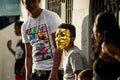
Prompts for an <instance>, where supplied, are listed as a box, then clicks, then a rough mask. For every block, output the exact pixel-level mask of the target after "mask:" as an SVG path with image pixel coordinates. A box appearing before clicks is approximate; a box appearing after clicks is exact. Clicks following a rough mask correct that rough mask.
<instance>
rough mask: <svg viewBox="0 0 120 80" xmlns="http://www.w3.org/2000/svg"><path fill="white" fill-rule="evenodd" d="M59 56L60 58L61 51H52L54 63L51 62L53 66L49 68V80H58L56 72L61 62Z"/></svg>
mask: <svg viewBox="0 0 120 80" xmlns="http://www.w3.org/2000/svg"><path fill="white" fill-rule="evenodd" d="M61 58H62V51H61V50H56V51H55V53H54V57H53V61H54V63H53V67H52V70H51V74H50V77H49V80H58V78H57V73H58V70H59V66H60V63H61Z"/></svg>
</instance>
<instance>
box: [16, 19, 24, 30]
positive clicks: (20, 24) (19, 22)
mask: <svg viewBox="0 0 120 80" xmlns="http://www.w3.org/2000/svg"><path fill="white" fill-rule="evenodd" d="M22 24H23V21H17V22H15V26H17V27H19V28H21V26H22Z"/></svg>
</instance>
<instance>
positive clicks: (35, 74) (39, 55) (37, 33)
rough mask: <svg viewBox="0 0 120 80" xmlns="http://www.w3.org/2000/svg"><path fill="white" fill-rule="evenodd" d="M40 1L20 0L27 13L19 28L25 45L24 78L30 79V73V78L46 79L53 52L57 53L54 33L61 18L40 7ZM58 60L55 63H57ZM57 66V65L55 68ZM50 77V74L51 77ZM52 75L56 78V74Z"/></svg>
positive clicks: (36, 79) (50, 67)
mask: <svg viewBox="0 0 120 80" xmlns="http://www.w3.org/2000/svg"><path fill="white" fill-rule="evenodd" d="M40 1H41V0H22V3H23V5H24V6H25V8H26V10H27V11H28V14H29V17H28V19H27V20H26V21H25V22H24V23H23V25H22V29H21V33H22V42H23V43H25V47H26V80H30V75H31V73H32V76H31V79H32V80H48V77H49V75H50V72H51V70H52V68H53V54H54V53H55V52H56V53H58V51H57V50H56V48H55V42H54V39H55V37H54V35H55V32H56V29H57V27H58V25H60V24H61V23H62V20H61V19H60V17H59V16H58V15H57V14H56V13H54V12H52V11H49V10H45V9H41V8H40V7H39V4H40ZM59 53H60V51H59ZM60 54H61V53H60ZM60 54H59V59H58V61H59V62H60V58H61V55H60ZM59 62H56V63H57V64H59ZM57 68H58V66H57V67H56V70H57ZM53 69H54V68H53ZM52 72H54V71H52ZM56 72H57V71H56ZM56 74H57V73H56ZM52 77H53V76H52V75H51V79H52ZM54 77H55V78H56V76H54ZM58 78H59V77H58ZM59 80H62V78H59Z"/></svg>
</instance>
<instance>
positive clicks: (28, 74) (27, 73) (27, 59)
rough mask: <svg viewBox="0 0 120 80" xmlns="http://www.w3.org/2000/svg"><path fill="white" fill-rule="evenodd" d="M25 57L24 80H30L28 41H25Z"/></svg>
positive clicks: (30, 49) (30, 55) (30, 53)
mask: <svg viewBox="0 0 120 80" xmlns="http://www.w3.org/2000/svg"><path fill="white" fill-rule="evenodd" d="M25 49H26V57H25V69H26V80H30V75H31V72H32V47H31V45H30V43H25Z"/></svg>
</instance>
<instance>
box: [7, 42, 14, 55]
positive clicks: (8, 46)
mask: <svg viewBox="0 0 120 80" xmlns="http://www.w3.org/2000/svg"><path fill="white" fill-rule="evenodd" d="M7 48H8V49H9V50H10V51H11V53H12V54H13V55H14V56H15V50H13V49H12V40H9V41H8V42H7Z"/></svg>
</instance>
